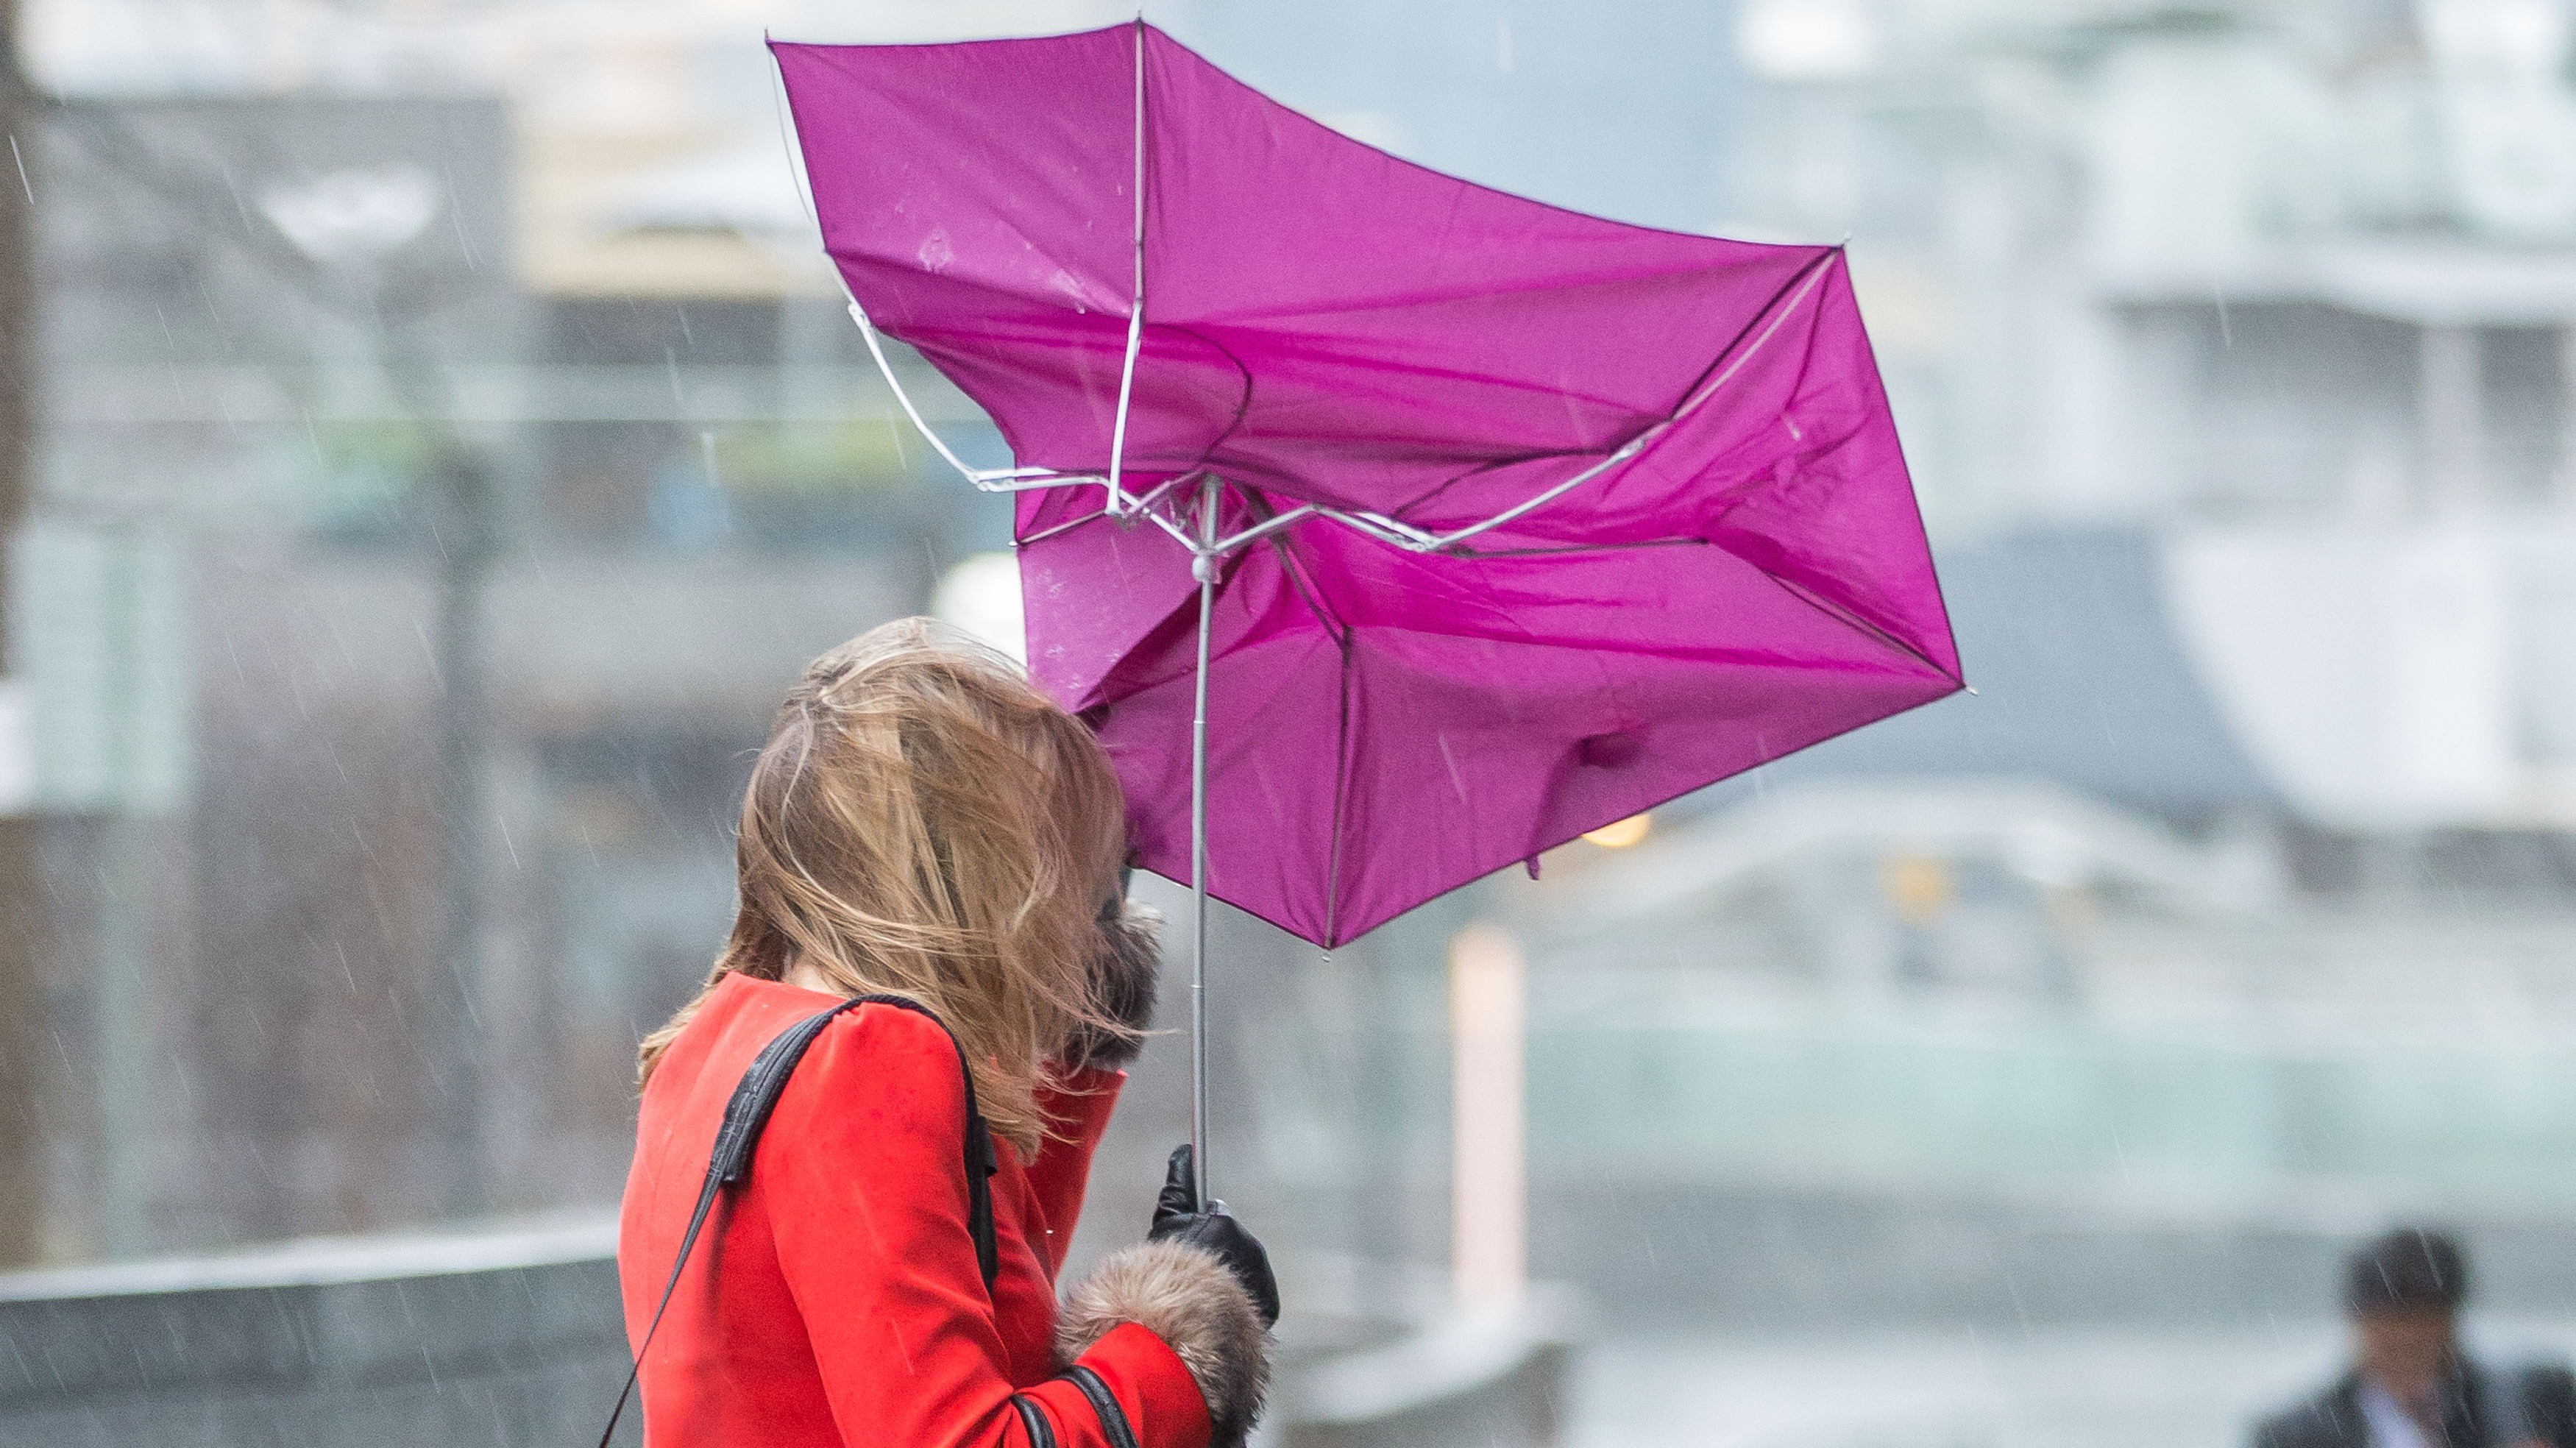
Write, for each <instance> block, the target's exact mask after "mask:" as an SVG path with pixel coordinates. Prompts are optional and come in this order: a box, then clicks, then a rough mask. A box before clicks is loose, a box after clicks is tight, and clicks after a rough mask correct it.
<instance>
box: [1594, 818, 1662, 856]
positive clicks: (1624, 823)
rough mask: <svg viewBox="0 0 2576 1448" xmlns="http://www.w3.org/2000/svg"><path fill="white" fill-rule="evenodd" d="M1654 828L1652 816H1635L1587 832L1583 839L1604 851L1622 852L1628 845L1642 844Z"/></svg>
mask: <svg viewBox="0 0 2576 1448" xmlns="http://www.w3.org/2000/svg"><path fill="white" fill-rule="evenodd" d="M1654 828H1655V817H1654V816H1653V815H1650V814H1637V815H1630V816H1628V817H1627V818H1626V819H1624V820H1616V821H1613V822H1612V823H1609V824H1606V825H1603V826H1602V827H1601V828H1599V829H1597V830H1587V831H1585V832H1584V835H1583V838H1584V839H1586V840H1588V841H1590V842H1592V843H1593V844H1596V845H1599V846H1600V847H1601V848H1603V849H1605V850H1624V849H1626V848H1628V847H1629V846H1630V845H1634V844H1638V843H1640V842H1642V841H1643V840H1644V839H1645V838H1646V836H1647V835H1648V834H1649V833H1651V832H1652V831H1653V830H1654Z"/></svg>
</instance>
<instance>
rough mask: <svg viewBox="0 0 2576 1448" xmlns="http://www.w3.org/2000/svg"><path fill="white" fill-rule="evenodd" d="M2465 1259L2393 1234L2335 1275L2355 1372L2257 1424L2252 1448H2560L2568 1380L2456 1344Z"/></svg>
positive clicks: (2465, 1290)
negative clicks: (2486, 1361) (2340, 1280)
mask: <svg viewBox="0 0 2576 1448" xmlns="http://www.w3.org/2000/svg"><path fill="white" fill-rule="evenodd" d="M2468 1296H2469V1277H2468V1259H2467V1256H2466V1254H2464V1253H2462V1252H2461V1250H2460V1246H2459V1244H2458V1243H2457V1242H2454V1241H2452V1240H2451V1239H2450V1238H2449V1237H2447V1236H2444V1235H2442V1234H2441V1233H2439V1232H2428V1231H2425V1230H2423V1229H2422V1228H2417V1227H2400V1228H2397V1229H2396V1230H2393V1231H2390V1232H2388V1233H2386V1234H2384V1235H2382V1236H2379V1237H2375V1238H2373V1239H2371V1240H2370V1241H2369V1242H2366V1243H2364V1244H2362V1245H2361V1246H2360V1247H2358V1248H2356V1249H2354V1251H2353V1254H2352V1257H2351V1258H2350V1260H2349V1261H2347V1262H2346V1263H2345V1267H2344V1310H2345V1311H2346V1312H2347V1313H2348V1314H2350V1316H2351V1319H2352V1336H2353V1366H2352V1370H2351V1371H2350V1372H2348V1373H2346V1374H2344V1376H2343V1377H2342V1379H2340V1380H2339V1381H2337V1382H2336V1383H2334V1384H2333V1385H2332V1386H2330V1387H2328V1388H2326V1389H2325V1390H2323V1391H2322V1392H2319V1393H2318V1394H2317V1395H2316V1396H2315V1397H2312V1398H2310V1399H2308V1400H2307V1401H2306V1402H2304V1403H2301V1404H2299V1405H2298V1406H2296V1407H2294V1408H2291V1409H2289V1410H2287V1411H2285V1412H2282V1413H2280V1414H2278V1415H2276V1416H2274V1417H2271V1418H2268V1419H2266V1420H2264V1421H2263V1422H2262V1423H2260V1424H2258V1425H2257V1426H2256V1427H2255V1429H2254V1440H2253V1441H2254V1448H2567V1445H2568V1444H2570V1443H2576V1415H2571V1409H2576V1378H2571V1376H2570V1375H2569V1373H2568V1371H2567V1369H2565V1368H2564V1367H2556V1366H2552V1367H2521V1368H2509V1367H2492V1366H2488V1365H2483V1364H2481V1363H2479V1362H2478V1361H2477V1360H2476V1359H2475V1358H2474V1357H2472V1356H2470V1354H2469V1353H2468V1351H2467V1349H2466V1348H2464V1347H2463V1346H2462V1345H2461V1342H2460V1309H2461V1307H2462V1306H2463V1305H2465V1304H2466V1303H2467V1301H2468Z"/></svg>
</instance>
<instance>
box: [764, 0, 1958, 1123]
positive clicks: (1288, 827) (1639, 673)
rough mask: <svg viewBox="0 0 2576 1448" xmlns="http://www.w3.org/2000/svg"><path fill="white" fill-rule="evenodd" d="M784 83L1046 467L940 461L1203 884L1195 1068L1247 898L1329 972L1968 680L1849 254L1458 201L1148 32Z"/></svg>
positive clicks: (961, 381)
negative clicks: (991, 513) (1570, 847)
mask: <svg viewBox="0 0 2576 1448" xmlns="http://www.w3.org/2000/svg"><path fill="white" fill-rule="evenodd" d="M772 48H773V50H774V51H775V53H776V55H777V59H778V63H779V65H780V68H781V70H782V73H783V74H784V76H785V80H786V86H787V93H788V97H789V100H790V103H791V105H792V106H793V108H794V112H795V117H796V127H797V131H798V134H799V136H800V138H801V139H802V142H803V149H804V155H805V167H806V173H807V175H808V177H809V178H810V182H811V186H812V191H813V201H814V207H815V212H816V215H817V217H818V219H819V220H820V222H821V224H822V228H823V237H824V243H825V246H826V248H827V249H828V251H829V252H830V254H831V256H832V259H833V260H834V262H835V263H837V265H838V269H839V273H840V276H841V279H842V281H843V283H844V284H845V285H846V287H847V288H848V290H849V292H850V295H851V298H852V301H851V312H852V314H853V316H855V317H856V318H857V319H858V321H859V324H860V326H861V327H862V328H863V329H864V331H865V332H866V335H867V339H868V343H869V346H870V348H871V349H872V350H873V351H875V353H876V355H877V359H878V362H879V365H880V366H881V367H884V366H885V357H884V352H883V349H882V347H881V346H880V345H879V343H878V340H877V337H878V333H880V332H882V333H884V334H887V335H891V336H894V337H898V338H901V339H902V340H903V341H905V342H907V343H910V344H911V345H912V346H913V347H914V348H916V349H917V350H918V351H919V352H920V353H921V354H922V355H923V356H924V357H926V358H927V359H929V361H930V362H931V364H932V365H934V366H936V367H937V368H938V369H939V370H940V371H941V372H942V373H944V374H945V375H946V376H947V377H949V378H950V379H951V380H952V381H954V382H955V383H956V384H957V386H958V387H959V388H961V389H962V390H964V391H965V393H966V394H967V395H968V396H969V397H971V398H972V399H974V400H975V401H976V402H977V403H978V404H980V405H981V406H982V407H983V408H984V409H985V410H986V411H987V412H988V413H990V414H991V416H992V418H993V421H994V423H995V424H996V425H997V426H998V427H999V428H1000V430H1001V432H1002V435H1003V437H1004V439H1005V440H1006V441H1007V442H1008V443H1009V444H1010V447H1011V450H1012V454H1013V456H1014V459H1015V464H1016V465H1015V466H1013V467H1011V468H1008V469H981V470H979V469H974V468H970V467H968V466H967V465H966V464H964V463H963V462H961V461H960V460H959V459H958V458H957V457H956V455H955V453H954V452H952V451H951V450H949V449H948V448H947V447H946V445H945V444H943V443H941V442H940V441H939V439H938V438H937V437H936V436H935V435H934V434H932V433H931V432H930V430H929V428H928V427H927V426H922V431H923V435H924V436H925V437H928V438H929V439H930V441H931V442H932V444H933V445H934V446H936V447H938V448H939V451H940V452H941V454H942V455H943V456H944V457H946V458H947V459H948V461H949V462H950V463H951V464H952V465H954V466H955V467H956V468H957V469H958V471H959V472H960V473H961V474H963V475H965V476H966V478H967V479H968V480H969V481H971V482H973V483H974V484H975V485H976V486H978V487H982V488H986V489H991V490H1007V491H1012V492H1016V493H1018V494H1019V497H1018V499H1017V507H1018V514H1017V535H1018V540H1019V545H1020V546H1019V557H1020V575H1021V587H1022V591H1023V593H1024V595H1025V599H1026V603H1027V614H1028V644H1029V665H1030V669H1031V672H1032V673H1033V674H1034V675H1035V676H1036V678H1037V679H1038V680H1039V681H1040V682H1041V683H1042V684H1043V685H1044V686H1045V687H1046V688H1047V689H1049V690H1050V691H1052V692H1053V693H1054V695H1055V696H1056V697H1057V698H1058V699H1060V700H1061V701H1062V702H1063V703H1064V704H1065V705H1066V706H1067V707H1068V708H1072V709H1075V710H1079V711H1081V712H1082V713H1083V715H1084V717H1085V718H1087V719H1088V720H1089V721H1090V722H1091V723H1092V725H1093V727H1094V728H1095V729H1096V730H1097V731H1098V733H1099V736H1100V738H1101V740H1102V742H1103V743H1104V744H1105V745H1106V746H1107V748H1108V750H1109V753H1110V755H1111V757H1112V758H1113V759H1114V760H1115V761H1116V763H1117V767H1118V771H1119V775H1120V778H1121V780H1122V781H1123V782H1124V784H1125V786H1126V790H1127V799H1128V809H1129V828H1130V834H1131V837H1132V839H1133V842H1134V846H1135V850H1136V855H1137V860H1138V862H1139V863H1140V864H1142V865H1144V866H1145V867H1146V868H1148V869H1151V870H1153V871H1155V872H1156V873H1159V874H1162V875H1165V876H1167V877H1170V878H1172V879H1175V880H1178V879H1183V878H1186V879H1187V880H1189V882H1190V883H1191V885H1192V887H1193V889H1194V890H1195V891H1196V892H1198V893H1199V896H1200V898H1199V901H1198V912H1197V913H1198V945H1199V949H1198V957H1199V958H1198V960H1197V962H1196V963H1194V966H1193V980H1192V984H1193V994H1194V1009H1193V1013H1192V1016H1193V1020H1192V1023H1193V1040H1194V1043H1197V1042H1201V1038H1202V1037H1203V1035H1204V1021H1205V1009H1204V1001H1205V996H1204V992H1203V990H1201V989H1200V987H1201V986H1202V985H1203V983H1204V958H1205V955H1206V906H1205V899H1204V897H1205V895H1207V894H1213V895H1215V896H1216V897H1217V898H1219V899H1222V900H1225V901H1227V902H1228V903H1231V904H1233V905H1236V906H1239V907H1241V908H1242V909H1245V910H1248V911H1250V912H1251V913H1253V914H1255V915H1259V916H1261V917H1262V918H1264V919H1267V920H1269V921H1272V922H1273V923H1275V924H1278V925H1280V926H1282V927H1284V928H1286V929H1288V930H1290V931H1292V932H1294V933H1296V934H1298V935H1300V936H1303V937H1304V938H1306V939H1308V940H1311V941H1314V942H1316V943H1318V944H1320V945H1323V946H1325V947H1327V948H1330V947H1332V946H1335V945H1338V944H1340V943H1342V942H1344V941H1347V940H1350V939H1352V938H1354V937H1356V936H1358V935H1360V934H1363V933H1365V932H1366V931H1368V930H1370V929H1372V928H1373V927H1375V926H1377V925H1379V924H1382V923H1384V922H1385V921H1387V920H1389V919H1392V918H1394V917H1395V916H1397V915H1399V914H1402V913H1403V912H1405V911H1406V910H1409V909H1411V908H1413V907H1414V906H1416V905H1419V904H1421V903H1423V902H1424V901H1427V900H1430V899H1431V898H1433V897H1434V896H1437V895H1440V894H1442V893H1444V892H1446V891H1448V890H1451V889H1454V888H1456V887H1457V886H1459V885H1462V884H1465V883H1467V882H1468V881H1471V880H1474V879H1476V878H1477V877H1479V876H1482V875H1484V874H1486V873H1488V872H1490V871H1492V870H1495V869H1497V868H1499V867H1502V866H1505V865H1509V864H1512V863H1515V862H1519V861H1523V860H1531V861H1535V859H1536V857H1537V856H1538V855H1539V854H1540V853H1541V852H1543V851H1545V850H1547V849H1549V848H1551V847H1553V846H1556V845H1559V844H1563V843H1565V842H1566V841H1568V840H1571V839H1573V838H1574V837H1576V836H1577V835H1580V834H1582V833H1584V832H1585V831H1588V830H1592V829H1597V828H1599V827H1600V826H1602V825H1605V824H1608V823H1611V822H1613V821H1615V820H1619V819H1622V818H1625V817H1627V816H1629V815H1633V814H1636V813H1638V812H1639V811H1642V810H1645V809H1648V808H1651V807H1652V806H1654V805H1657V804H1660V803H1662V802H1663V801H1666V800H1669V799H1671V798H1673V797H1674V796H1676V795H1680V794H1683V793H1686V792H1688V791H1691V790H1694V789H1698V788H1700V787H1702V786H1704V785H1707V784H1710V783H1712V782H1714V781H1717V780H1720V779H1724V778H1726V777H1727V776H1729V775H1732V774H1735V773H1737V772H1739V771H1742V770H1745V769H1748V768H1751V767H1752V766H1754V765H1758V764H1761V763H1763V762H1765V761H1767V760H1772V759H1777V758H1779V757H1780V756H1782V755H1784V754H1787V753H1789V752H1791V751H1793V750H1796V749H1801V748H1804V747H1805V746H1807V745H1809V744H1813V743H1815V742H1817V741H1818V740H1822V739H1826V738H1830V737H1832V736H1833V735H1836V734H1840V733H1842V732H1844V731H1846V730H1849V729H1853V728H1857V727H1859V726H1860V725H1863V724H1867V723H1869V722H1871V721H1873V720H1877V719H1882V718H1885V717H1887V716H1888V715H1891V714H1894V713H1897V712H1899V711H1901V710H1905V709H1909V708H1912V707H1914V706H1916V705H1918V704H1923V703H1926V702H1929V701H1931V700H1933V699H1937V698H1940V697H1942V696H1943V695H1946V694H1949V693H1950V692H1952V691H1953V690H1956V689H1958V688H1960V687H1962V684H1961V680H1960V677H1959V661H1958V655H1957V651H1956V649H1955V648H1954V647H1953V645H1952V642H1951V638H1950V630H1949V623H1948V619H1947V616H1946V615H1945V613H1944V611H1943V608H1942V603H1941V595H1940V589H1939V586H1938V584H1937V582H1936V580H1935V578H1934V576H1933V569H1932V560H1931V556H1930V553H1929V550H1928V549H1927V548H1926V546H1925V543H1924V538H1923V529H1922V523H1921V520H1920V518H1919V516H1918V514H1917V512H1916V509H1915V504H1914V493H1913V486H1912V484H1911V482H1910V481H1909V479H1908V478H1907V475H1906V471H1905V461H1904V458H1903V455H1902V454H1901V452H1900V451H1899V449H1898V446H1897V439H1896V431H1895V427H1894V425H1893V424H1892V422H1891V421H1890V419H1889V416H1888V411H1887V401H1886V396H1885V393H1884V392H1883V391H1882V389H1881V387H1880V385H1879V379H1878V373H1877V368H1876V366H1875V364H1874V362H1873V361H1872V358H1871V355H1870V349H1869V342H1868V338H1867V337H1866V335H1865V334H1864V333H1863V331H1862V328H1861V322H1860V314H1859V311H1858V308H1857V307H1856V306H1855V304H1854V302H1853V299H1852V292H1851V282H1850V277H1849V274H1848V272H1847V270H1846V268H1845V263H1844V257H1843V254H1842V251H1841V249H1840V248H1839V247H1823V246H1760V245H1753V244H1750V243H1745V242H1735V241H1722V240H1717V239H1714V238H1710V237H1704V236H1686V235H1680V234H1676V233H1672V232H1664V231H1654V230H1649V229H1646V228H1643V227H1636V226H1627V225H1622V224H1620V223H1617V222H1611V221H1604V220H1601V219H1599V218H1596V217H1590V216H1583V215H1579V214H1576V213H1573V212H1568V211H1563V210H1560V209H1558V208H1555V207H1552V206H1546V205H1542V204H1540V203H1538V202H1534V201H1529V200H1526V199H1523V198H1521V197H1517V196H1512V195H1508V194H1505V193H1503V192H1499V191H1494V190H1490V189H1487V188H1485V187H1481V186H1477V185H1473V184H1471V183H1469V182H1465V181H1460V180H1457V179H1456V178H1453V177H1449V176H1443V175H1440V174H1439V173H1437V172H1433V171H1428V170H1425V169H1423V168H1422V167H1419V166H1415V165H1412V164H1410V163H1408V162H1405V161H1401V160H1398V159H1396V158H1395V157H1392V156H1389V155H1387V154H1385V153H1384V152H1381V151H1378V150H1375V149H1373V148H1371V147H1369V146H1365V145H1362V144H1361V143H1359V142H1357V141H1353V140H1351V139H1349V138H1348V137H1345V136H1342V135H1340V134H1338V133H1336V132H1334V131H1331V130H1329V129H1327V128H1325V127H1323V126H1321V125H1319V124H1317V123H1315V122H1314V121H1311V120H1308V119H1306V118H1305V117H1303V116H1300V115H1298V114H1297V113H1296V112H1294V111H1291V110H1288V109H1287V108H1285V107H1283V106H1281V105H1279V104H1277V103H1276V102H1273V101H1271V100H1269V99H1268V98H1266V97H1264V96H1262V95H1261V94H1260V93H1258V92H1256V91H1254V90H1252V89H1251V88H1249V87H1247V86H1245V85H1243V84H1242V83H1241V82H1239V81H1236V80H1235V79H1233V78H1232V77H1230V76H1228V75H1226V74H1225V73H1224V72H1222V71H1220V70H1218V69H1216V68H1215V67H1214V66H1212V65H1210V64H1209V63H1208V62H1207V61H1205V60H1203V59H1201V58H1200V57H1199V56H1198V55H1196V54H1195V53H1193V52H1191V51H1190V50H1188V49H1187V48H1185V47H1183V46H1182V45H1180V44H1179V43H1178V42H1176V41H1174V40H1172V39H1171V38H1170V37H1169V36H1167V35H1165V34H1163V33H1162V32H1161V31H1159V30H1157V29H1155V28H1154V27H1152V26H1150V25H1146V24H1144V23H1143V22H1141V21H1139V22H1137V23H1136V24H1133V25H1120V26H1115V27H1112V28H1109V29H1105V30H1096V31H1091V32H1087V33H1084V34H1078V35H1064V36H1054V37H1049V38H1045V39H1036V40H997V41H977V42H970V43H964V44H953V45H921V46H819V45H786V44H781V45H775V46H773V47H772ZM886 377H887V380H888V382H889V383H892V384H893V385H894V386H895V390H896V394H897V396H898V397H899V398H902V397H903V389H902V386H901V383H900V381H899V380H898V379H897V377H896V375H895V373H894V372H893V370H892V369H891V368H890V367H888V368H886ZM903 400H904V406H905V407H906V409H907V410H911V409H912V403H911V401H910V399H909V398H904V399H903ZM912 416H913V421H914V423H915V424H916V425H921V418H920V414H919V413H918V411H913V413H912ZM1198 1059H1199V1060H1200V1061H1201V1062H1203V1061H1204V1049H1203V1044H1202V1045H1201V1047H1200V1050H1199V1053H1198ZM1205 1080H1206V1075H1205V1069H1204V1066H1203V1065H1201V1067H1200V1069H1199V1083H1200V1084H1199V1093H1198V1122H1199V1129H1198V1132H1197V1135H1198V1136H1199V1138H1200V1139H1199V1141H1198V1145H1199V1148H1200V1150H1199V1155H1198V1159H1199V1161H1200V1162H1201V1163H1202V1165H1203V1164H1204V1163H1205V1161H1206V1151H1205V1145H1206V1144H1205V1141H1204V1120H1205Z"/></svg>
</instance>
